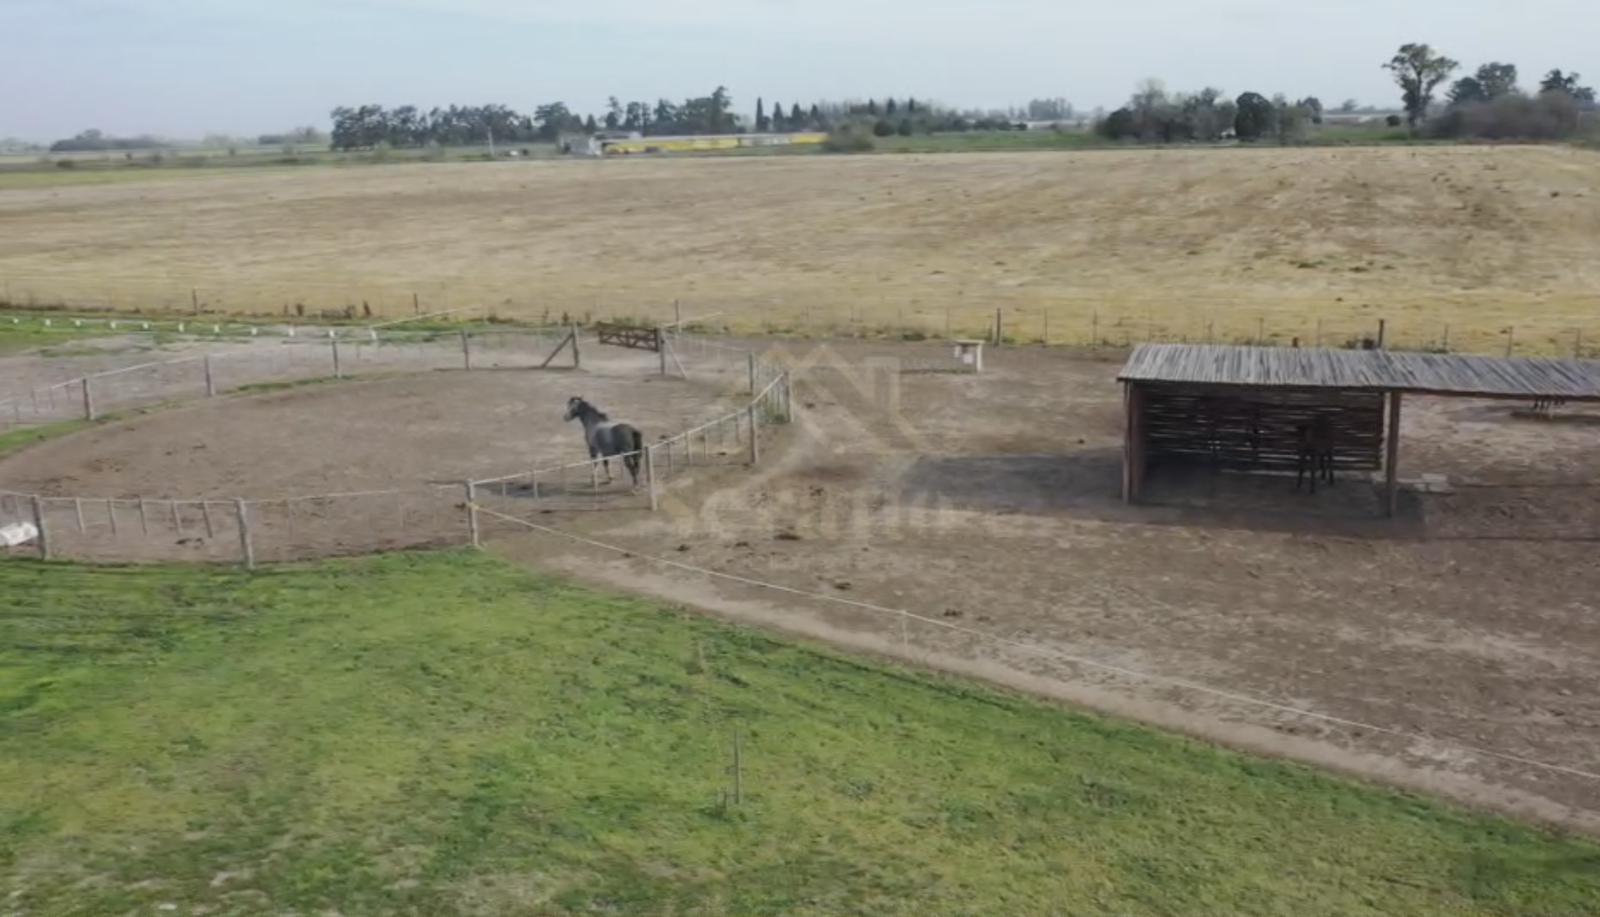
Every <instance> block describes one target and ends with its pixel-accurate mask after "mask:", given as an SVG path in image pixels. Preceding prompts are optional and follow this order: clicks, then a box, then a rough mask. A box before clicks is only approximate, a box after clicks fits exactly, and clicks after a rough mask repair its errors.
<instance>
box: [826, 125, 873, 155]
mask: <svg viewBox="0 0 1600 917" xmlns="http://www.w3.org/2000/svg"><path fill="white" fill-rule="evenodd" d="M877 146H878V145H877V144H876V143H873V142H872V136H871V135H870V134H868V133H867V132H865V131H861V130H851V129H850V128H848V127H843V128H840V129H839V130H836V131H834V132H832V133H830V134H829V135H828V139H826V140H824V141H822V148H823V149H824V150H827V151H828V152H830V153H867V152H870V151H872V150H874V149H877Z"/></svg>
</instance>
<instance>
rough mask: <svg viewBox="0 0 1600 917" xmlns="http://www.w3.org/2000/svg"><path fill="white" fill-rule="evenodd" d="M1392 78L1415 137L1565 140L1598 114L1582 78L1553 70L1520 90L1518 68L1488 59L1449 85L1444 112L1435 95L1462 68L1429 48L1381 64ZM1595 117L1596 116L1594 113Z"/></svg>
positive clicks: (1411, 47) (1415, 47)
mask: <svg viewBox="0 0 1600 917" xmlns="http://www.w3.org/2000/svg"><path fill="white" fill-rule="evenodd" d="M1383 67H1384V69H1385V70H1388V71H1389V72H1390V74H1392V75H1393V76H1394V80H1395V83H1396V84H1397V85H1398V86H1399V87H1400V97H1401V101H1402V102H1403V103H1404V105H1405V111H1406V120H1407V122H1408V123H1409V124H1410V127H1411V130H1412V132H1413V133H1415V134H1419V135H1421V136H1428V137H1438V138H1449V139H1466V138H1477V139H1485V140H1563V139H1566V138H1569V137H1572V136H1575V135H1576V134H1578V133H1579V132H1580V131H1581V130H1582V129H1583V126H1584V117H1585V115H1586V114H1591V113H1593V112H1594V111H1595V91H1594V89H1593V87H1590V86H1585V85H1583V84H1582V83H1581V82H1580V81H1581V80H1582V76H1580V75H1579V74H1577V73H1568V72H1564V71H1562V70H1560V69H1554V70H1550V71H1548V72H1546V73H1545V75H1544V77H1543V78H1542V79H1540V80H1539V84H1538V88H1537V89H1536V90H1535V91H1533V92H1527V91H1524V90H1523V89H1522V87H1521V86H1520V85H1519V81H1518V72H1517V66H1516V65H1515V64H1508V63H1503V62H1500V61H1490V62H1489V63H1486V64H1482V65H1480V66H1479V67H1478V69H1477V70H1476V71H1474V72H1473V73H1472V74H1470V75H1467V76H1463V77H1461V78H1460V79H1457V80H1456V81H1455V82H1453V83H1451V84H1450V88H1449V91H1448V94H1447V96H1446V99H1447V101H1446V102H1445V104H1444V106H1443V109H1442V110H1440V109H1439V108H1438V106H1436V105H1435V103H1434V94H1435V93H1436V92H1437V90H1438V89H1439V87H1440V86H1442V85H1444V83H1445V82H1446V81H1448V80H1449V79H1450V77H1451V76H1452V75H1453V74H1455V73H1456V72H1457V71H1458V70H1460V69H1461V64H1460V63H1459V62H1458V61H1455V60H1452V59H1451V58H1449V57H1447V56H1445V55H1443V54H1441V53H1439V52H1437V51H1435V50H1433V48H1431V47H1430V46H1428V45H1426V44H1417V43H1412V44H1405V45H1401V46H1400V50H1399V51H1397V52H1395V55H1394V57H1392V58H1390V59H1389V60H1388V61H1387V62H1386V63H1384V65H1383ZM1591 116H1592V114H1591Z"/></svg>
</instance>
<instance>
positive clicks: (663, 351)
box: [656, 328, 667, 376]
mask: <svg viewBox="0 0 1600 917" xmlns="http://www.w3.org/2000/svg"><path fill="white" fill-rule="evenodd" d="M656 360H657V362H658V363H660V364H661V375H663V376H665V375H666V374H667V338H666V335H664V334H662V333H661V329H660V328H657V329H656Z"/></svg>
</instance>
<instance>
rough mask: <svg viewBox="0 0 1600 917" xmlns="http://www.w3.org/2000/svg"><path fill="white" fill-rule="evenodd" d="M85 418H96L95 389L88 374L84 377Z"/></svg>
mask: <svg viewBox="0 0 1600 917" xmlns="http://www.w3.org/2000/svg"><path fill="white" fill-rule="evenodd" d="M83 419H84V420H94V390H93V389H92V388H91V387H90V383H89V377H88V376H84V377H83Z"/></svg>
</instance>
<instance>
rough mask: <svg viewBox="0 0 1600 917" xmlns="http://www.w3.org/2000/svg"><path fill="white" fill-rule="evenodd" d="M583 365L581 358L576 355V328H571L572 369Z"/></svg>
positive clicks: (575, 326)
mask: <svg viewBox="0 0 1600 917" xmlns="http://www.w3.org/2000/svg"><path fill="white" fill-rule="evenodd" d="M582 365H583V358H582V357H580V356H579V355H578V326H577V325H573V326H572V368H573V369H577V368H579V367H580V366H582Z"/></svg>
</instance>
